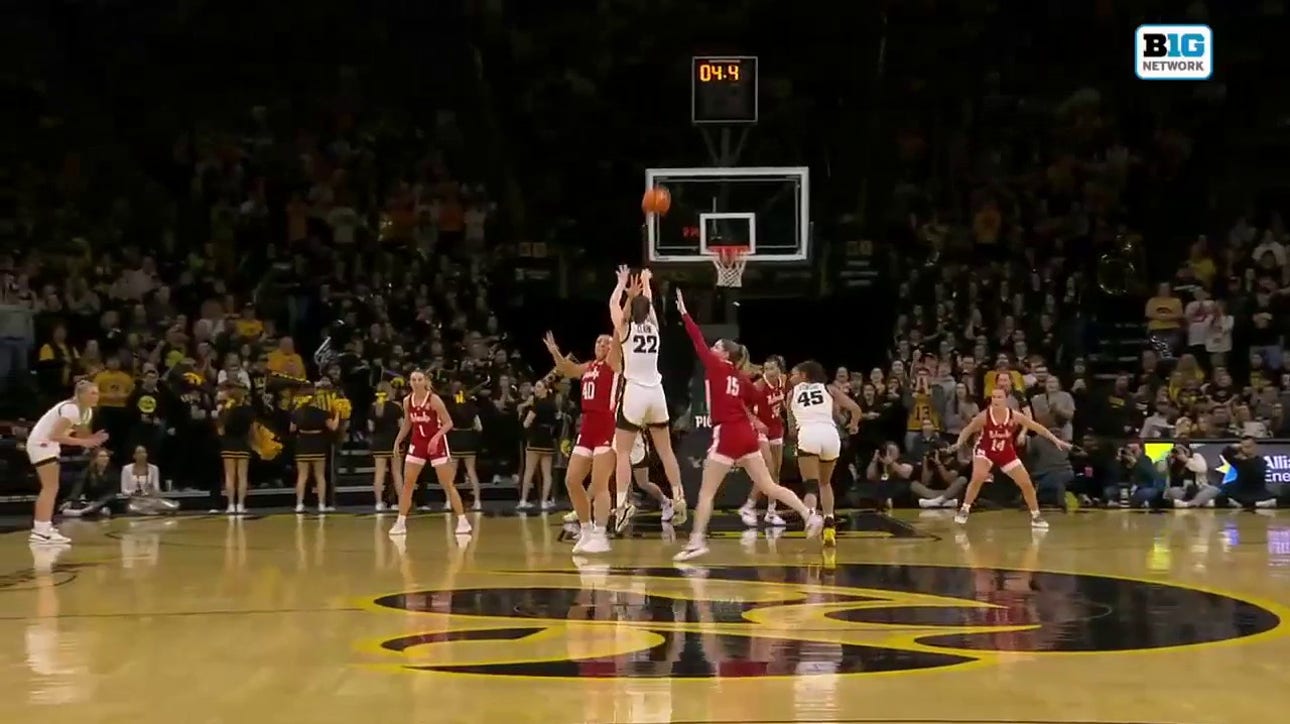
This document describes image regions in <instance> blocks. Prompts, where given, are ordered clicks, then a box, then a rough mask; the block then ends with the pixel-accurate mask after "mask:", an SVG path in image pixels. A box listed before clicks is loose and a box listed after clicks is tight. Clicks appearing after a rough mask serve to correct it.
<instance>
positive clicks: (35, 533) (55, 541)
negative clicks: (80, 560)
mask: <svg viewBox="0 0 1290 724" xmlns="http://www.w3.org/2000/svg"><path fill="white" fill-rule="evenodd" d="M27 541H28V542H30V543H39V544H40V545H67V544H68V543H71V542H72V539H71V538H68V537H67V536H65V535H63V534H62V533H59V532H58V529H57V528H54V527H53V526H50V527H49V528H46V529H45V530H43V531H42V530H36V529H35V528H32V530H31V535H29V536H27Z"/></svg>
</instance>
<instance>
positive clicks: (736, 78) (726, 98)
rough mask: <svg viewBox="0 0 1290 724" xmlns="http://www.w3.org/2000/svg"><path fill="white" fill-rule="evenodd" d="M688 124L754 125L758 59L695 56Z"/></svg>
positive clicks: (738, 56)
mask: <svg viewBox="0 0 1290 724" xmlns="http://www.w3.org/2000/svg"><path fill="white" fill-rule="evenodd" d="M690 88H691V94H690V121H691V122H692V123H694V124H696V125H707V124H712V125H718V124H739V123H756V122H757V100H758V98H757V95H758V87H757V57H756V56H752V55H726V56H716V55H711V56H709V55H696V56H694V58H693V59H692V61H691V63H690Z"/></svg>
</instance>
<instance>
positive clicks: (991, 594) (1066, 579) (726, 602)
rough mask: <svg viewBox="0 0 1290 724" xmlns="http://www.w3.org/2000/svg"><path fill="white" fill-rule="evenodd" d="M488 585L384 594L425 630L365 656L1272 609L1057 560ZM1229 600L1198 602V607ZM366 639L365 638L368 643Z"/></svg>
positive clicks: (594, 669) (1194, 620) (737, 641)
mask: <svg viewBox="0 0 1290 724" xmlns="http://www.w3.org/2000/svg"><path fill="white" fill-rule="evenodd" d="M489 580H496V581H498V586H497V587H472V588H460V589H454V588H451V587H448V588H443V589H437V590H425V591H410V592H406V593H399V594H395V595H391V596H384V597H382V598H379V599H377V600H376V601H375V604H376V606H377V607H378V608H381V609H387V610H393V611H399V612H402V613H404V615H406V613H407V612H417V613H424V614H426V616H425V624H424V630H422V631H414V632H408V633H407V634H404V635H400V636H397V637H394V638H388V639H383V640H381V641H380V642H378V643H377V646H376V647H375V648H376V650H377V651H379V653H378V654H376V655H377V656H378V658H379V660H377V661H374V662H373V663H378V664H388V663H392V662H395V663H397V664H398V665H399V666H401V667H403V668H405V669H409V670H415V671H424V672H435V673H439V674H457V675H475V676H481V675H485V676H526V677H547V678H652V679H659V678H679V679H695V678H714V677H722V678H757V677H768V676H811V675H840V674H852V675H861V674H872V673H880V672H891V671H918V670H930V669H941V668H947V667H955V666H964V665H969V664H984V663H989V662H990V661H992V660H993V659H995V658H997V657H999V656H1000V655H1002V654H1007V653H1029V654H1033V655H1039V656H1042V655H1058V654H1062V653H1070V652H1105V653H1114V652H1117V651H1128V650H1143V649H1160V648H1171V647H1176V646H1190V645H1196V644H1209V643H1218V642H1223V641H1231V640H1236V639H1243V638H1249V637H1255V636H1260V635H1262V634H1266V633H1268V632H1270V631H1272V630H1274V629H1276V628H1277V627H1279V626H1280V624H1281V619H1280V617H1279V616H1278V614H1277V613H1274V612H1272V611H1270V610H1267V609H1265V608H1262V607H1260V606H1258V605H1255V604H1253V603H1250V602H1247V601H1241V600H1239V599H1233V598H1228V597H1226V596H1222V595H1219V594H1216V593H1210V592H1205V591H1199V590H1194V589H1190V588H1181V587H1177V586H1170V585H1166V584H1162V583H1153V582H1147V581H1137V580H1128V579H1121V578H1110V577H1103V576H1086V575H1075V574H1066V573H1052V572H1031V571H1017V570H1005V569H981V568H973V569H967V568H955V567H941V566H904V565H843V566H839V567H838V568H837V569H836V570H833V571H824V570H821V569H820V568H818V567H803V566H760V567H756V568H753V567H724V568H712V569H708V570H707V571H706V575H705V576H702V577H689V576H686V575H684V574H682V573H680V572H678V571H677V570H675V569H673V568H644V569H628V568H619V569H604V570H602V571H599V572H596V573H587V572H583V573H578V572H560V571H549V572H535V573H515V572H507V573H505V574H500V575H496V576H493V577H491V578H490V579H489ZM1220 610H1221V611H1229V612H1230V615H1228V614H1225V615H1223V616H1212V617H1211V616H1200V617H1197V616H1196V615H1195V612H1196V611H1220ZM369 650H370V649H369Z"/></svg>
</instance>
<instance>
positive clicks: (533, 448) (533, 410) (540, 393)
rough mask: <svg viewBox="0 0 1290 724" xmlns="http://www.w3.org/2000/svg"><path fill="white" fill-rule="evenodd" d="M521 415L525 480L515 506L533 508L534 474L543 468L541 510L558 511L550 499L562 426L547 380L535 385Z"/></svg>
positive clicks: (522, 408) (520, 411)
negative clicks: (559, 429) (530, 493)
mask: <svg viewBox="0 0 1290 724" xmlns="http://www.w3.org/2000/svg"><path fill="white" fill-rule="evenodd" d="M519 413H520V419H521V420H523V423H522V425H523V427H524V480H523V482H522V484H521V486H520V503H519V505H518V506H516V507H517V508H519V509H520V510H524V509H527V508H531V507H533V504H532V503H530V502H529V490H531V489H532V487H533V474H534V473H535V472H537V471H538V470H539V469H541V471H542V497H541V499H540V500H541V503H540V504H539V507H540V508H541V509H542V510H544V511H547V510H551V509H553V508H555V501H553V500H551V479H552V474H551V466H552V462H553V458H554V456H555V429H556V425H557V424H558V423H559V418H560V411H559V408H557V407H556V404H555V397H554V396H552V395H551V388H550V387H548V386H547V383H546V380H538V381H537V383H535V384H534V385H533V395H532V396H531V397H530V398H529V399H527V400H525V401H524V402H523V403H522V404H521V405H520V407H519Z"/></svg>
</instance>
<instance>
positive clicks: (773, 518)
mask: <svg viewBox="0 0 1290 724" xmlns="http://www.w3.org/2000/svg"><path fill="white" fill-rule="evenodd" d="M762 520H764V521H765V522H766V525H768V526H770V527H772V528H783V527H784V526H786V525H788V523H785V522H784V519H783V518H781V517H779V513H776V512H775V511H773V510H768V511H766V516H765V517H764V518H762Z"/></svg>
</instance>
